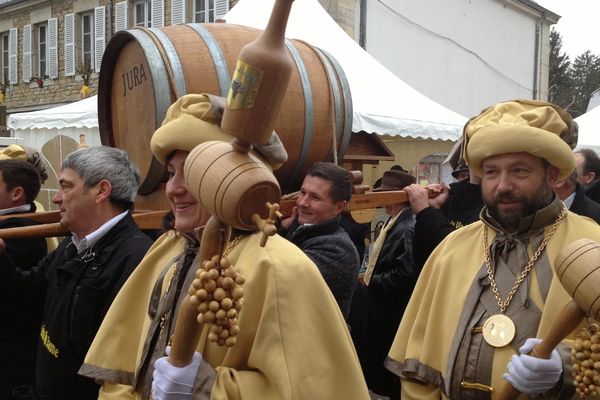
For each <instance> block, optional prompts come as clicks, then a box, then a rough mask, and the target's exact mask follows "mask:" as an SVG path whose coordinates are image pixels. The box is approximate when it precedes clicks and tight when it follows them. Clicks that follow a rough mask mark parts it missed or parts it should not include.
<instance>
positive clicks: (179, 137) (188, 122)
mask: <svg viewBox="0 0 600 400" xmlns="http://www.w3.org/2000/svg"><path fill="white" fill-rule="evenodd" d="M224 106H225V101H224V99H223V98H221V97H217V96H212V95H207V94H187V95H185V96H181V97H180V98H179V99H178V100H177V101H176V102H175V103H173V104H171V106H170V107H169V109H168V110H167V115H166V116H165V120H164V121H163V123H162V125H161V127H160V128H158V129H157V130H156V131H155V132H154V134H153V135H152V139H151V140H150V148H151V149H152V153H153V154H154V156H155V157H156V158H157V159H158V161H160V162H161V163H163V164H164V163H166V160H167V157H168V156H169V155H170V154H171V153H172V152H173V151H175V150H184V151H192V149H193V148H194V147H196V146H198V145H199V144H202V143H204V142H208V141H211V140H220V141H224V142H231V141H232V140H233V136H231V135H230V134H228V133H226V132H225V131H224V130H222V129H221V128H220V126H219V125H220V123H221V117H222V115H223V108H224ZM252 153H253V154H254V155H256V156H257V157H259V158H260V159H261V160H263V161H265V163H266V164H267V165H269V166H270V167H271V168H272V169H277V168H279V167H280V166H281V165H282V163H284V162H285V161H286V160H287V152H286V151H285V147H284V146H283V143H282V142H281V140H280V139H279V136H277V133H275V132H273V134H272V135H271V139H270V140H269V142H267V143H265V144H263V145H259V146H255V147H254V149H253V151H252Z"/></svg>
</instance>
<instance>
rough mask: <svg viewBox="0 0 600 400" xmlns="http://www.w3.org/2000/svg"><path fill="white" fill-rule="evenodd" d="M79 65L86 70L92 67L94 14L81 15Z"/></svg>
mask: <svg viewBox="0 0 600 400" xmlns="http://www.w3.org/2000/svg"><path fill="white" fill-rule="evenodd" d="M81 63H82V64H83V67H84V68H85V69H86V70H88V69H89V70H91V69H92V68H93V66H94V14H93V13H85V14H81Z"/></svg>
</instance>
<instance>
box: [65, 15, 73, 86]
mask: <svg viewBox="0 0 600 400" xmlns="http://www.w3.org/2000/svg"><path fill="white" fill-rule="evenodd" d="M73 75H75V14H67V15H65V76H73Z"/></svg>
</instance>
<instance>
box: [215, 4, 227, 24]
mask: <svg viewBox="0 0 600 400" xmlns="http://www.w3.org/2000/svg"><path fill="white" fill-rule="evenodd" d="M228 11H229V0H216V1H215V21H216V20H218V19H219V18H223V17H224V16H225V14H227V12H228Z"/></svg>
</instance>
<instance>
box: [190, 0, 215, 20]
mask: <svg viewBox="0 0 600 400" xmlns="http://www.w3.org/2000/svg"><path fill="white" fill-rule="evenodd" d="M193 2H194V22H196V23H205V22H215V2H214V0H193Z"/></svg>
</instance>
